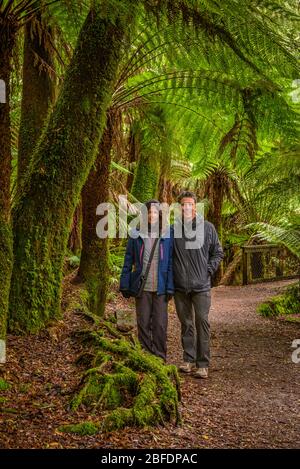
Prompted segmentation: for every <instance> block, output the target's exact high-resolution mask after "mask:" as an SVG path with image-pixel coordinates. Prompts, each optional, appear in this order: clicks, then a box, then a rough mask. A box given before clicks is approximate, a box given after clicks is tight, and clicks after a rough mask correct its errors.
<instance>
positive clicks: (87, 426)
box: [58, 422, 99, 436]
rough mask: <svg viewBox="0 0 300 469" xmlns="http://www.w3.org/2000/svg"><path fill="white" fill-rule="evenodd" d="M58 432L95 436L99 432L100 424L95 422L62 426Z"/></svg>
mask: <svg viewBox="0 0 300 469" xmlns="http://www.w3.org/2000/svg"><path fill="white" fill-rule="evenodd" d="M58 431H60V432H63V433H75V434H77V435H81V436H85V435H95V434H96V433H98V432H99V424H97V423H93V422H82V423H78V424H70V425H62V426H60V427H58Z"/></svg>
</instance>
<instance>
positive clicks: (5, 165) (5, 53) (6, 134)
mask: <svg viewBox="0 0 300 469" xmlns="http://www.w3.org/2000/svg"><path fill="white" fill-rule="evenodd" d="M0 41H1V37H0ZM6 45H7V46H8V47H7V49H4V47H5V42H4V41H3V42H2V44H1V45H0V79H1V80H3V81H4V83H5V88H6V96H5V102H4V103H0V182H1V183H0V285H1V295H0V363H5V361H6V347H5V337H6V325H7V313H8V299H9V289H10V279H11V271H12V258H13V256H12V232H11V223H10V222H11V220H10V177H11V129H10V117H9V110H10V108H9V99H10V60H11V51H12V47H11V48H10V46H9V41H7V42H6ZM11 46H12V43H11Z"/></svg>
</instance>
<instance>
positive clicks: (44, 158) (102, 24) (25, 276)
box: [9, 3, 125, 332]
mask: <svg viewBox="0 0 300 469" xmlns="http://www.w3.org/2000/svg"><path fill="white" fill-rule="evenodd" d="M101 11H102V9H101V8H100V6H99V5H98V3H95V4H94V6H93V8H92V10H91V11H90V12H89V14H88V16H87V18H86V20H85V22H84V25H83V27H82V30H81V32H80V34H79V38H78V41H77V45H76V48H75V52H74V56H73V59H72V61H71V64H70V66H69V68H68V71H67V74H66V77H65V81H64V84H63V87H62V90H61V93H60V96H59V98H58V100H57V103H56V105H55V107H54V110H53V113H52V115H51V117H50V119H49V122H48V125H47V128H46V129H45V131H44V132H43V135H42V138H41V139H40V141H39V144H38V146H37V147H36V149H35V152H34V155H33V164H32V165H31V168H30V177H29V174H28V176H27V175H26V178H25V181H24V184H23V186H24V187H22V193H21V196H20V197H19V199H18V200H17V201H16V206H15V209H14V212H13V220H14V254H15V262H14V269H13V275H12V288H11V296H10V321H9V324H10V328H11V330H13V331H16V332H17V331H22V332H25V331H26V332H35V331H38V330H39V329H40V328H41V327H43V326H44V325H45V324H46V323H47V322H48V321H49V320H51V319H53V318H57V317H59V316H60V300H61V280H62V267H63V261H64V255H65V251H66V246H67V241H68V236H69V232H70V227H71V221H72V216H73V213H74V210H75V207H76V205H77V204H78V201H79V197H80V192H81V189H82V187H83V185H84V183H85V181H86V179H87V176H88V174H89V171H90V169H91V166H92V164H93V162H94V160H95V157H96V152H97V147H98V144H99V141H100V138H101V135H102V131H103V127H104V124H105V120H106V110H107V108H108V106H109V104H110V101H111V96H112V89H113V83H114V80H115V77H116V73H117V67H118V63H119V61H120V53H121V41H122V39H123V37H124V34H125V31H124V30H125V22H124V21H121V19H120V18H119V16H118V13H115V17H114V18H113V19H110V18H107V17H103V15H102V14H101Z"/></svg>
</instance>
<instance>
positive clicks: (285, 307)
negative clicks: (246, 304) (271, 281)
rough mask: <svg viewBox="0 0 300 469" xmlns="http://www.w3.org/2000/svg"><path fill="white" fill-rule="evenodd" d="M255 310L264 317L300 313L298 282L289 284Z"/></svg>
mask: <svg viewBox="0 0 300 469" xmlns="http://www.w3.org/2000/svg"><path fill="white" fill-rule="evenodd" d="M257 312H258V313H259V314H260V315H261V316H264V317H279V316H283V317H290V316H291V315H293V314H299V313H300V294H299V284H298V283H297V284H295V285H291V286H290V287H288V288H287V289H286V291H285V292H284V293H283V294H281V295H277V296H274V297H273V298H271V299H270V300H268V301H267V302H265V303H262V304H261V305H259V306H258V308H257Z"/></svg>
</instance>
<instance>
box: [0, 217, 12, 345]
mask: <svg viewBox="0 0 300 469" xmlns="http://www.w3.org/2000/svg"><path fill="white" fill-rule="evenodd" d="M12 246H13V241H12V231H11V226H10V224H9V223H7V222H6V221H5V220H4V219H3V218H2V216H1V214H0V285H1V295H0V339H5V336H6V327H7V317H8V301H9V290H10V279H11V273H12V264H13V252H12Z"/></svg>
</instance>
